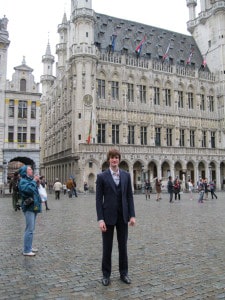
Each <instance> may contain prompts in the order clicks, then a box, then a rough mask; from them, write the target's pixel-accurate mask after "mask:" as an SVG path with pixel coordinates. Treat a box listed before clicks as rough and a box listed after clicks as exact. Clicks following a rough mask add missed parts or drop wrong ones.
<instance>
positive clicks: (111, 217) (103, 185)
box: [96, 169, 135, 225]
mask: <svg viewBox="0 0 225 300" xmlns="http://www.w3.org/2000/svg"><path fill="white" fill-rule="evenodd" d="M120 183H121V190H122V208H123V219H124V222H125V223H128V222H129V220H130V218H131V217H135V210H134V200H133V192H132V186H131V178H130V174H129V173H128V172H126V171H124V170H121V169H120ZM96 210H97V219H98V221H99V220H104V221H105V223H106V224H108V225H115V224H116V222H117V214H118V211H117V201H116V185H115V183H114V180H113V178H112V175H111V172H110V169H107V170H106V171H104V172H102V173H101V174H98V176H97V181H96Z"/></svg>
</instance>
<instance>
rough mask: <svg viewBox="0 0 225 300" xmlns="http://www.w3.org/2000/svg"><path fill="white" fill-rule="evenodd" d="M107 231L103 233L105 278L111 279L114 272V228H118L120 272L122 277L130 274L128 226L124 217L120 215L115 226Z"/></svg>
mask: <svg viewBox="0 0 225 300" xmlns="http://www.w3.org/2000/svg"><path fill="white" fill-rule="evenodd" d="M106 227H107V231H106V232H103V233H102V242H103V256H102V273H103V276H105V277H108V278H109V277H110V275H111V270H112V247H113V235H114V228H115V227H116V232H117V242H118V251H119V272H120V275H127V274H128V257H127V239H128V224H127V223H124V220H123V216H122V215H119V216H118V219H117V223H116V224H115V225H107V224H106Z"/></svg>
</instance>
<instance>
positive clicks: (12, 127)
mask: <svg viewBox="0 0 225 300" xmlns="http://www.w3.org/2000/svg"><path fill="white" fill-rule="evenodd" d="M7 24H8V19H7V18H6V17H5V16H4V17H3V18H2V19H0V193H2V192H4V190H5V189H4V186H5V185H6V184H7V182H9V180H10V178H11V177H12V176H13V173H14V172H15V171H16V170H18V168H19V167H20V166H21V165H23V164H29V165H32V167H33V168H34V170H35V172H38V170H39V162H40V145H39V124H40V98H41V93H40V92H39V84H38V83H35V81H34V76H33V74H32V72H33V69H32V68H30V67H29V66H28V65H27V64H26V61H25V57H23V60H22V63H21V64H20V65H18V66H16V67H14V73H13V75H12V79H11V80H7V79H6V74H7V54H8V47H9V45H10V41H9V33H8V31H7Z"/></svg>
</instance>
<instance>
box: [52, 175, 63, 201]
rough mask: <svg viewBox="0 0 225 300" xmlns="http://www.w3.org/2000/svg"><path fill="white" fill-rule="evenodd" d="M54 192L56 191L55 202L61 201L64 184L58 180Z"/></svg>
mask: <svg viewBox="0 0 225 300" xmlns="http://www.w3.org/2000/svg"><path fill="white" fill-rule="evenodd" d="M53 190H54V191H55V200H57V199H58V200H59V199H60V192H61V190H62V183H61V182H60V181H59V179H58V178H56V181H55V183H54V185H53Z"/></svg>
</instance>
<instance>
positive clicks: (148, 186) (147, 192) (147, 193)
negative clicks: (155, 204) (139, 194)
mask: <svg viewBox="0 0 225 300" xmlns="http://www.w3.org/2000/svg"><path fill="white" fill-rule="evenodd" d="M151 192H152V186H151V183H150V181H149V179H147V180H145V198H146V200H147V199H150V194H151Z"/></svg>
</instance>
